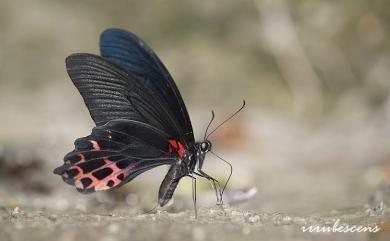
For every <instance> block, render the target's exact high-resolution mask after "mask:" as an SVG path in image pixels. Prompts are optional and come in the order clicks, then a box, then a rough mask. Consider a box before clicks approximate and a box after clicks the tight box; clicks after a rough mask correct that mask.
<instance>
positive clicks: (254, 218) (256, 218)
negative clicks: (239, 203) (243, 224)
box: [248, 215, 260, 223]
mask: <svg viewBox="0 0 390 241" xmlns="http://www.w3.org/2000/svg"><path fill="white" fill-rule="evenodd" d="M248 221H249V222H250V223H257V222H259V221H260V217H259V215H255V216H252V217H249V218H248Z"/></svg>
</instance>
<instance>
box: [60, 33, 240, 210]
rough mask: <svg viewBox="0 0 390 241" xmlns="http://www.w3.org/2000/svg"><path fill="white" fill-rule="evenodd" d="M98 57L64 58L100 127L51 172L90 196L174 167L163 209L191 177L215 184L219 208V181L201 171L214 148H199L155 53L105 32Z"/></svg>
mask: <svg viewBox="0 0 390 241" xmlns="http://www.w3.org/2000/svg"><path fill="white" fill-rule="evenodd" d="M100 51H101V57H100V56H97V55H93V54H85V53H82V54H73V55H70V56H69V57H67V59H66V67H67V71H68V74H69V76H70V78H71V79H72V81H73V83H74V85H75V86H76V87H77V89H78V90H79V92H80V94H81V95H82V97H83V98H84V102H85V104H86V106H87V107H88V110H89V112H90V114H91V117H92V119H93V120H94V122H95V124H96V127H95V128H93V130H92V133H91V134H90V135H89V136H86V137H83V138H79V139H77V140H76V141H75V149H74V150H73V151H72V152H70V153H68V154H67V155H66V156H65V157H64V164H63V165H62V166H60V167H58V168H56V169H55V170H54V173H55V174H58V175H61V176H62V178H63V180H64V181H65V182H66V183H68V184H71V185H75V186H76V188H77V190H78V191H80V192H82V193H90V192H94V191H98V190H107V189H112V188H115V187H119V186H121V185H123V184H125V183H127V182H129V181H131V180H132V179H133V178H135V177H136V176H138V175H139V174H141V173H143V172H145V171H147V170H149V169H151V168H154V167H157V166H160V165H170V168H169V171H168V173H167V174H166V176H165V178H164V180H163V181H162V183H161V186H160V190H159V193H158V203H159V205H160V206H164V205H165V204H166V203H167V202H168V201H169V200H170V199H171V197H172V195H173V192H174V191H175V189H176V186H177V185H178V183H179V181H180V179H181V178H182V177H185V176H190V177H192V178H193V180H194V179H195V177H194V174H195V175H198V176H201V177H205V178H207V179H208V180H210V181H212V183H213V184H214V188H215V189H216V192H217V201H218V202H221V201H222V193H223V191H221V188H220V187H219V184H218V182H217V181H216V180H215V179H214V178H212V177H211V176H209V175H208V174H206V173H205V172H203V171H202V165H203V161H204V158H205V155H206V153H207V152H209V151H210V150H211V143H210V141H208V140H207V136H206V134H205V138H204V140H203V141H202V142H195V139H194V134H193V130H192V125H191V121H190V118H189V116H188V112H187V109H186V106H185V105H184V102H183V99H182V97H181V95H180V92H179V91H178V89H177V87H176V85H175V82H174V81H173V79H172V77H171V75H170V74H169V73H168V71H167V69H166V68H165V67H164V65H163V64H162V62H161V61H160V60H159V58H158V57H157V56H156V54H155V53H154V52H153V50H152V49H151V48H150V47H149V46H148V45H147V44H146V43H145V42H144V41H142V40H141V39H140V38H138V37H137V36H135V35H134V34H132V33H130V32H127V31H124V30H120V29H108V30H106V31H104V32H103V33H102V34H101V38H100ZM244 104H245V102H244ZM241 109H242V108H240V110H241ZM236 113H237V112H236ZM213 116H214V115H213ZM210 124H211V121H210V123H209V126H210ZM222 124H223V123H222ZM209 126H208V127H209ZM206 133H207V131H206ZM210 134H211V133H210ZM195 168H196V171H195ZM217 187H218V188H217Z"/></svg>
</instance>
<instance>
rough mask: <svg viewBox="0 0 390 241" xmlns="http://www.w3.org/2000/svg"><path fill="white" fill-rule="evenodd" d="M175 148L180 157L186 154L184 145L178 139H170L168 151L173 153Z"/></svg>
mask: <svg viewBox="0 0 390 241" xmlns="http://www.w3.org/2000/svg"><path fill="white" fill-rule="evenodd" d="M173 150H176V151H177V153H178V154H179V156H180V158H181V157H183V155H184V147H183V145H182V144H181V143H180V142H178V141H177V140H169V150H168V153H169V154H171V153H172V151H173Z"/></svg>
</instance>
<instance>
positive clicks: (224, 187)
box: [210, 151, 233, 199]
mask: <svg viewBox="0 0 390 241" xmlns="http://www.w3.org/2000/svg"><path fill="white" fill-rule="evenodd" d="M210 152H211V153H212V154H213V155H214V156H216V157H217V158H218V159H220V160H221V161H223V162H225V163H226V164H228V165H229V167H230V174H229V177H228V179H227V180H226V182H225V185H223V188H222V191H221V199H222V195H223V192H224V191H225V189H226V186H227V185H228V183H229V181H230V178H231V176H232V174H233V166H232V164H230V163H229V162H228V161H226V160H225V159H223V158H222V157H220V156H218V155H217V154H215V152H213V151H210Z"/></svg>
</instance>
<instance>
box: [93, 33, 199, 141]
mask: <svg viewBox="0 0 390 241" xmlns="http://www.w3.org/2000/svg"><path fill="white" fill-rule="evenodd" d="M100 52H101V55H102V57H104V58H106V59H108V60H110V61H112V62H114V63H116V64H118V65H120V66H122V67H123V68H124V69H126V70H127V71H128V72H129V73H131V74H132V75H134V76H135V77H136V78H137V79H139V80H140V81H142V82H143V83H144V84H145V85H146V86H147V87H149V88H150V89H151V90H152V91H153V92H154V93H156V94H157V95H158V96H159V98H160V99H161V100H162V101H164V102H165V103H166V104H167V106H169V109H170V110H171V113H173V115H174V117H175V119H176V120H177V122H178V123H179V124H180V125H181V129H182V130H183V131H184V136H185V141H186V142H187V143H191V142H194V135H193V130H192V125H191V121H190V118H189V115H188V112H187V109H186V106H185V104H184V101H183V99H182V97H181V95H180V92H179V90H178V88H177V86H176V84H175V82H174V81H173V79H172V77H171V75H170V74H169V72H168V70H167V69H166V68H165V66H164V65H163V63H162V62H161V61H160V59H159V58H158V57H157V55H156V54H155V53H154V51H153V50H152V49H151V48H150V47H149V46H148V45H147V44H146V43H145V42H144V41H143V40H142V39H140V38H139V37H137V36H136V35H135V34H133V33H130V32H128V31H125V30H122V29H107V30H106V31H104V32H103V33H102V34H101V37H100Z"/></svg>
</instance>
